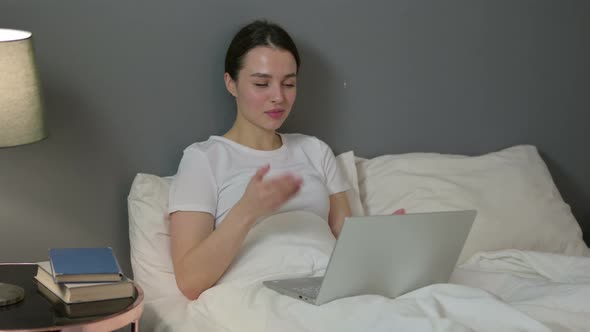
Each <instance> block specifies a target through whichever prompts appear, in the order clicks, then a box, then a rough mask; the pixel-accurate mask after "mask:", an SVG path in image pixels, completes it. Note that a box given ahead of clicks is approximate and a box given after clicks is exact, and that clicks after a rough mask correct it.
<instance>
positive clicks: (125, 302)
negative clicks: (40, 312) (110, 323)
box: [37, 282, 135, 321]
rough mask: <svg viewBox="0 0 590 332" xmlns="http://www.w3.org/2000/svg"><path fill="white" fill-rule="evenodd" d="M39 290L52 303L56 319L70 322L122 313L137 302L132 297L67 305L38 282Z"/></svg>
mask: <svg viewBox="0 0 590 332" xmlns="http://www.w3.org/2000/svg"><path fill="white" fill-rule="evenodd" d="M37 290H38V291H39V293H41V294H42V295H43V296H44V297H45V299H47V300H48V301H49V303H51V305H52V307H53V311H54V314H55V317H56V318H60V319H61V320H64V321H68V320H71V319H76V318H86V319H89V318H92V317H98V318H100V317H102V316H104V315H111V314H115V313H118V312H120V311H121V310H123V309H125V308H127V307H129V306H130V305H131V304H133V302H134V301H135V300H134V299H133V298H132V297H125V298H120V299H111V300H104V301H93V302H82V303H72V304H68V303H65V302H64V301H63V300H62V299H60V298H59V297H57V295H55V294H54V293H53V292H51V291H50V290H49V289H48V288H47V287H45V286H43V284H41V283H40V282H37Z"/></svg>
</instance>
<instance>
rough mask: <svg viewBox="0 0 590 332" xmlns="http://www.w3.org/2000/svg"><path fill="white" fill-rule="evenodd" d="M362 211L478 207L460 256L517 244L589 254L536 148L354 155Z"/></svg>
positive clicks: (519, 246) (421, 210)
mask: <svg viewBox="0 0 590 332" xmlns="http://www.w3.org/2000/svg"><path fill="white" fill-rule="evenodd" d="M356 165H357V170H358V176H359V182H360V183H359V187H360V195H361V202H362V204H363V206H364V208H365V212H366V214H367V215H381V214H391V213H392V212H393V211H395V210H397V209H399V208H405V209H406V211H407V212H408V213H412V212H429V211H450V210H462V209H476V210H477V212H478V214H477V218H476V220H475V223H474V225H473V228H472V229H471V233H470V234H469V236H468V238H467V241H466V243H465V247H464V248H463V251H462V253H461V256H460V258H459V262H460V263H462V262H464V261H465V260H466V259H468V258H470V257H471V256H472V255H473V254H475V253H476V252H479V251H490V250H501V249H521V250H536V251H545V252H554V253H562V254H567V255H580V256H582V255H589V254H590V251H589V250H588V247H587V246H586V244H585V243H584V241H583V239H582V232H581V230H580V226H579V225H578V223H577V221H576V219H575V218H574V216H573V215H572V213H571V210H570V207H569V206H568V205H567V204H566V203H565V202H564V201H563V199H562V198H561V195H560V194H559V192H558V190H557V188H556V186H555V184H554V183H553V180H552V178H551V175H550V174H549V171H548V169H547V167H546V165H545V163H544V162H543V160H542V159H541V157H540V156H539V154H538V152H537V150H536V148H535V147H534V146H515V147H512V148H509V149H505V150H502V151H499V152H495V153H490V154H486V155H483V156H477V157H467V156H458V155H442V154H434V153H410V154H402V155H385V156H380V157H376V158H373V159H369V160H367V159H360V158H359V159H357V160H356Z"/></svg>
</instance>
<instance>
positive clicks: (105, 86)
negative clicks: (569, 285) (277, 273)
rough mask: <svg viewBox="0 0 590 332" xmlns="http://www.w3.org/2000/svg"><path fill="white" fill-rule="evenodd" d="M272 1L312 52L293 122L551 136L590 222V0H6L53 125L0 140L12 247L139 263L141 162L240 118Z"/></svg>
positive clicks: (170, 163)
mask: <svg viewBox="0 0 590 332" xmlns="http://www.w3.org/2000/svg"><path fill="white" fill-rule="evenodd" d="M258 17H266V18H270V19H272V20H275V21H277V22H279V23H281V24H282V25H283V26H284V27H285V28H286V29H287V30H288V31H290V33H291V34H292V35H293V37H294V38H295V39H296V42H297V43H298V45H299V47H300V50H301V53H302V58H303V67H302V69H301V80H300V83H299V98H298V101H297V105H296V107H295V111H294V113H293V115H292V118H291V119H290V120H289V122H288V124H287V125H286V128H284V131H297V132H303V133H308V134H314V135H316V136H318V137H320V138H322V139H324V140H326V141H327V142H328V143H329V144H330V145H331V146H332V147H333V149H334V150H335V152H336V153H339V152H344V151H347V150H351V149H353V150H355V152H356V154H357V155H360V156H364V157H373V156H376V155H379V154H385V153H401V152H408V151H434V152H442V153H465V154H479V153H487V152H492V151H495V150H498V149H501V148H505V147H508V146H511V145H515V144H522V143H528V144H534V145H536V146H538V148H539V149H540V151H541V152H542V155H543V157H544V158H545V160H546V161H547V163H548V165H549V166H550V169H551V172H552V173H553V175H554V176H555V179H556V182H557V183H558V187H559V189H560V190H561V192H562V193H563V195H564V197H565V199H566V201H568V202H569V203H571V205H572V207H573V210H574V212H575V215H576V216H577V218H578V220H579V221H580V222H581V223H582V224H583V225H584V228H585V230H586V233H587V234H590V207H589V206H588V204H587V202H589V201H590V175H588V174H587V171H588V169H590V157H589V155H588V153H587V151H588V148H587V146H586V144H587V143H588V141H589V140H588V138H589V135H590V134H588V132H587V130H586V129H587V126H588V125H587V123H588V122H590V116H589V115H588V112H586V111H588V110H589V108H590V97H589V96H590V94H589V93H588V90H589V88H590V80H589V77H590V76H589V74H590V68H589V65H590V63H589V60H588V59H590V46H589V44H588V41H589V40H590V20H588V17H590V5H589V2H587V1H571V0H554V1H541V0H527V1H507V0H506V1H492V0H490V1H473V0H463V1H435V0H431V1H427V0H406V1H391V0H382V1H366V2H361V1H329V2H328V1H317V0H302V1H262V0H257V1H239V0H234V1H216V0H208V1H198V0H192V1H188V0H172V1H154V0H134V1H129V0H127V1H121V0H100V1H99V0H96V1H79V0H61V1H40V0H37V1H35V0H3V1H2V2H0V26H2V27H11V28H22V29H28V30H31V31H32V32H33V33H34V39H35V46H36V51H37V60H38V64H39V69H40V75H41V78H42V84H43V88H44V92H45V96H46V105H47V111H48V120H49V126H50V130H51V136H50V137H49V138H48V139H47V140H45V141H42V142H40V143H36V144H32V145H28V146H23V147H19V148H10V149H2V150H0V223H1V231H0V261H3V262H5V261H36V260H43V259H46V256H47V249H48V248H50V247H59V246H103V245H109V246H112V247H113V248H114V249H115V251H116V253H117V255H118V257H119V259H120V260H121V262H122V263H123V266H124V269H125V270H126V272H127V273H129V272H130V265H129V259H128V255H129V244H128V233H127V228H128V224H127V211H126V196H127V193H128V191H129V186H130V184H131V181H132V179H133V177H134V175H135V174H136V173H137V172H144V173H154V174H160V175H169V174H173V173H174V172H175V170H176V167H177V165H178V161H179V159H180V157H181V152H182V149H183V148H184V147H185V146H187V145H189V144H190V143H192V142H194V141H197V140H203V139H206V138H207V137H208V136H209V135H210V134H222V133H223V132H224V130H226V129H228V127H229V126H230V125H231V123H232V120H233V114H234V110H233V101H232V100H231V99H230V97H229V95H228V94H227V93H226V92H225V91H224V87H223V81H222V74H223V56H224V53H225V49H226V47H227V45H228V43H229V41H230V39H231V36H232V35H233V33H234V32H235V31H236V30H237V28H238V27H239V26H240V25H242V24H244V23H246V22H248V21H250V20H252V19H254V18H258Z"/></svg>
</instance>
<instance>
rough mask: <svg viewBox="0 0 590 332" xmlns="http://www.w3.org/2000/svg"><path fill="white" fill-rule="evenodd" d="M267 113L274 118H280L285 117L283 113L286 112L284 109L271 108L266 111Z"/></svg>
mask: <svg viewBox="0 0 590 332" xmlns="http://www.w3.org/2000/svg"><path fill="white" fill-rule="evenodd" d="M264 113H266V115H268V116H270V117H271V118H273V119H280V118H282V117H283V113H285V111H284V110H271V111H268V112H264Z"/></svg>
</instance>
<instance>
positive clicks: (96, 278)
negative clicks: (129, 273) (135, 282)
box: [49, 247, 123, 283]
mask: <svg viewBox="0 0 590 332" xmlns="http://www.w3.org/2000/svg"><path fill="white" fill-rule="evenodd" d="M49 261H50V262H51V271H52V275H53V278H54V280H55V282H57V283H66V282H108V281H120V280H121V279H122V277H123V274H122V273H121V268H120V267H119V263H118V262H117V259H116V258H115V255H113V250H112V249H111V248H109V247H106V248H58V249H50V250H49Z"/></svg>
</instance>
